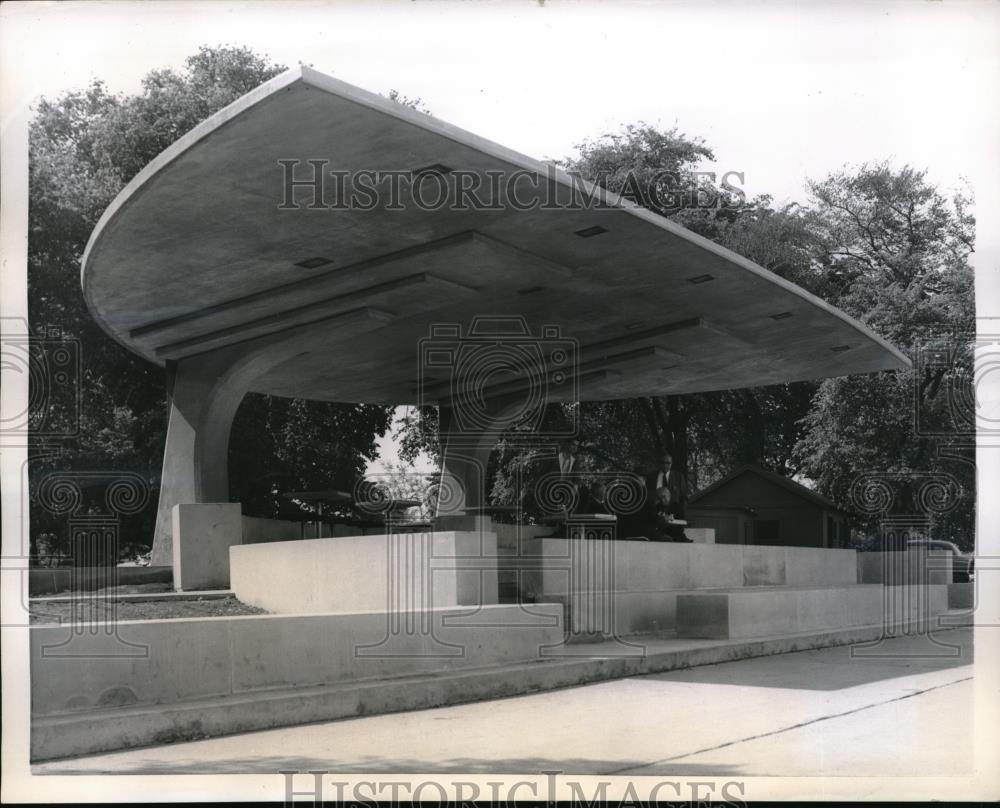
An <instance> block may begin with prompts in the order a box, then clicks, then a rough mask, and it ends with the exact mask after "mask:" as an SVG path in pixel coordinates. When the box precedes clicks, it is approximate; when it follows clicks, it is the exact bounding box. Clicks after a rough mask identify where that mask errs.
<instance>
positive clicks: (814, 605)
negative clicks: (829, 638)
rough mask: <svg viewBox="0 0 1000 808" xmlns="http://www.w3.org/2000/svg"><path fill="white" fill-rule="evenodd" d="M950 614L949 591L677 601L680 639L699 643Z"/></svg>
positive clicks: (880, 589) (787, 593) (866, 587)
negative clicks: (709, 640) (684, 638)
mask: <svg viewBox="0 0 1000 808" xmlns="http://www.w3.org/2000/svg"><path fill="white" fill-rule="evenodd" d="M947 610H948V587H947V586H945V585H935V586H926V587H917V586H908V587H884V586H882V585H881V584H855V585H854V586H845V587H824V588H805V587H782V588H774V589H756V590H755V589H743V590H734V591H731V592H719V593H695V592H690V593H684V594H680V595H678V596H677V616H676V625H677V636H678V637H686V638H699V639H747V638H751V637H776V636H781V635H787V634H800V633H804V632H811V631H826V630H831V629H839V628H847V627H850V626H871V625H879V624H885V625H892V624H895V623H897V622H901V621H903V620H920V619H923V620H925V621H926V623H927V629H930V628H931V627H932V621H933V618H934V617H936V616H937V615H940V614H943V613H944V612H945V611H947Z"/></svg>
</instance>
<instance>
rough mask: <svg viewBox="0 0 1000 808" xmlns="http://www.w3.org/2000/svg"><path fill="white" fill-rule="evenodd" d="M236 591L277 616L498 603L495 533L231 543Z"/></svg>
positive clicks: (248, 600) (437, 533)
mask: <svg viewBox="0 0 1000 808" xmlns="http://www.w3.org/2000/svg"><path fill="white" fill-rule="evenodd" d="M229 553H230V578H231V584H232V588H233V591H234V592H235V593H236V597H238V598H239V599H240V600H241V601H243V602H244V603H249V604H251V605H253V606H260V607H261V608H264V609H267V610H268V611H271V612H277V613H279V614H307V613H311V612H324V613H327V612H329V613H333V612H356V611H359V610H365V611H367V610H372V611H376V610H382V611H386V610H388V611H420V610H422V609H426V608H438V607H445V606H456V605H477V604H480V603H482V604H493V603H496V602H497V599H498V598H497V563H498V561H497V549H496V534H494V533H465V532H458V531H447V532H433V533H404V534H398V535H393V536H385V535H379V536H353V537H344V538H334V539H310V540H306V541H294V542H269V543H265V544H250V545H246V544H244V545H241V546H236V547H232V548H230V551H229Z"/></svg>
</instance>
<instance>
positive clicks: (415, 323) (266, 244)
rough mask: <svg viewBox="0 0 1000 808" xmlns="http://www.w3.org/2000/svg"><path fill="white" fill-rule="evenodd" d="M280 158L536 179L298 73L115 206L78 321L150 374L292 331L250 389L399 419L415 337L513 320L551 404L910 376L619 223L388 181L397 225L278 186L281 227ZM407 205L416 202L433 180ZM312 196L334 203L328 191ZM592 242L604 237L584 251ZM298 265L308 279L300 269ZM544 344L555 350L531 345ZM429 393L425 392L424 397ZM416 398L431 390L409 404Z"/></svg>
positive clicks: (150, 172)
mask: <svg viewBox="0 0 1000 808" xmlns="http://www.w3.org/2000/svg"><path fill="white" fill-rule="evenodd" d="M280 160H298V161H300V164H299V165H298V166H297V167H296V168H295V172H296V177H297V178H300V179H301V178H303V177H308V176H310V175H311V172H312V168H311V167H310V166H309V165H308V164H307V161H310V160H323V161H326V166H325V167H326V170H327V171H331V170H334V171H346V172H358V171H363V170H371V171H383V172H384V171H413V170H418V169H421V168H424V167H427V166H432V165H437V166H443V167H445V168H446V169H451V170H452V171H455V170H460V171H470V172H475V174H476V175H478V176H480V177H482V188H481V189H480V191H479V192H478V193H479V196H480V197H489V196H491V194H490V192H489V189H490V187H491V186H490V180H489V179H488V176H489V175H488V174H487V172H502V173H503V176H504V177H505V178H507V177H510V176H511V175H513V174H514V172H517V171H521V170H527V171H528V172H538V173H539V174H540V175H541V176H543V177H544V176H546V171H548V172H549V174H550V175H551V170H550V169H548V167H546V166H544V165H543V164H540V163H537V162H535V161H533V160H531V159H530V158H527V157H524V156H522V155H518V154H516V153H514V152H510V151H508V150H506V149H504V148H502V147H500V146H497V145H496V144H492V143H489V142H488V141H485V140H483V139H481V138H478V137H476V136H474V135H471V134H469V133H467V132H463V131H462V130H459V129H457V128H455V127H452V126H450V125H448V124H445V123H443V122H441V121H438V120H436V119H433V118H430V117H429V116H426V115H424V114H422V113H419V112H414V111H413V110H410V109H407V108H404V107H401V106H400V105H398V104H394V103H393V102H391V101H387V100H385V99H382V98H380V97H378V96H374V95H372V94H369V93H366V92H364V91H361V90H358V89H357V88H354V87H351V86H350V85H346V84H343V83H342V82H339V81H336V80H334V79H331V78H329V77H327V76H324V75H322V74H318V73H316V72H315V71H311V70H309V69H307V68H297V69H295V70H292V71H288V73H285V74H283V75H282V76H279V77H278V78H276V79H274V80H273V81H271V82H268V84H265V85H263V86H262V87H261V88H258V90H255V91H254V92H253V93H251V94H249V95H248V96H246V97H244V98H243V99H240V100H239V101H237V102H236V103H235V104H233V105H232V106H230V107H228V108H227V109H225V110H223V111H222V112H220V113H218V114H217V115H215V116H213V117H212V118H211V119H209V120H208V121H206V122H205V123H204V124H202V125H201V126H199V127H198V128H196V129H195V130H193V131H192V132H191V133H189V134H188V135H186V136H185V137H183V138H182V139H181V140H179V141H178V142H177V143H176V144H174V145H173V146H171V147H170V149H168V150H167V151H166V152H164V153H163V154H162V155H160V157H158V158H157V159H156V160H154V161H153V163H151V164H150V166H148V167H147V168H146V169H144V171H143V172H142V173H140V175H139V176H138V177H136V179H135V180H133V182H132V183H130V185H129V186H128V187H127V188H126V189H125V190H124V191H123V192H122V194H121V195H120V196H119V197H118V199H116V200H115V202H114V203H113V204H112V206H111V207H110V208H109V209H108V211H107V212H106V213H105V215H104V217H103V218H102V220H101V222H100V223H99V224H98V227H97V228H96V229H95V231H94V235H93V236H92V237H91V242H90V244H89V245H88V248H87V252H86V254H85V256H84V265H83V275H82V279H83V287H84V294H85V297H86V299H87V302H88V305H89V306H90V308H91V311H92V313H93V314H94V316H95V317H96V319H97V320H98V322H100V323H101V324H102V326H103V327H104V328H105V329H106V330H107V331H108V332H109V333H111V334H112V335H113V336H114V337H115V338H116V339H118V340H119V341H121V342H122V343H123V344H125V345H126V346H127V347H129V348H131V349H132V350H134V351H136V352H137V353H139V354H141V355H143V356H145V357H147V358H148V359H150V360H152V361H154V362H158V363H161V364H162V363H163V362H164V361H165V360H168V359H169V360H183V359H184V358H186V357H190V356H194V355H197V354H202V353H205V352H207V351H212V350H215V349H217V348H220V347H224V346H232V345H236V344H246V345H254V346H256V345H266V344H267V342H268V340H271V339H277V338H279V335H280V334H282V333H287V331H288V329H290V328H294V327H299V326H302V325H304V324H312V325H311V326H310V333H311V334H312V336H311V337H310V338H309V341H308V345H306V346H305V347H304V348H303V350H302V351H301V352H300V353H299V354H298V355H297V356H295V357H294V358H293V359H291V360H289V361H285V362H284V363H282V364H280V365H279V366H277V367H275V368H273V369H271V370H268V371H267V372H266V373H264V375H262V376H260V377H259V378H258V379H257V380H256V382H255V383H254V384H253V389H254V390H255V391H257V392H262V393H270V394H274V395H281V396H295V397H301V398H310V399H320V400H332V401H354V402H372V403H397V404H403V403H410V402H414V401H416V388H417V380H418V379H419V378H420V377H421V371H420V361H421V360H420V356H421V346H422V345H424V346H426V345H427V344H428V343H427V340H428V338H429V337H431V335H432V327H434V326H435V325H438V324H458V325H459V326H461V328H462V329H464V330H467V329H468V327H469V324H470V322H471V321H472V319H473V318H474V317H476V316H477V315H482V316H491V317H520V318H523V322H524V323H526V324H527V327H528V329H529V330H530V332H531V335H532V337H533V338H536V337H538V338H542V341H543V344H548V343H547V342H546V340H548V341H551V340H552V339H558V340H568V344H570V345H571V346H575V353H576V356H577V358H578V359H579V362H580V373H579V375H578V376H577V377H576V378H575V383H574V384H572V385H566V386H564V387H563V388H559V389H555V388H552V389H550V393H551V396H552V398H554V399H559V398H560V397H563V398H567V399H569V398H577V399H579V400H591V399H612V398H624V397H632V396H639V395H660V394H668V393H685V392H697V391H705V390H717V389H727V388H738V387H749V386H758V385H764V384H773V383H779V382H786V381H795V380H804V379H814V378H820V377H826V376H840V375H847V374H852V373H866V372H872V371H878V370H888V369H895V368H901V367H905V366H907V364H908V360H907V359H906V358H905V357H904V356H903V355H902V354H900V353H899V352H898V351H897V350H896V349H894V348H892V347H891V346H889V345H888V344H887V343H885V342H884V341H882V340H881V339H879V338H878V337H876V336H875V335H873V334H872V333H871V332H870V331H868V330H867V329H865V328H864V327H863V326H861V325H860V324H858V323H857V322H855V321H853V320H851V319H850V318H848V317H847V316H846V315H844V314H843V313H841V312H839V311H837V310H836V309H834V308H833V307H831V306H828V305H827V304H825V303H823V302H822V301H819V300H818V299H817V298H815V297H813V296H811V295H808V294H807V293H805V292H803V291H802V290H801V289H799V288H798V287H795V286H794V285H792V284H789V283H787V282H786V281H783V280H781V279H779V278H777V277H776V276H774V275H772V274H770V273H768V272H766V271H765V270H763V269H761V268H760V267H757V266H756V265H754V264H752V263H750V262H749V261H747V260H745V259H743V258H741V257H739V256H737V255H735V254H733V253H731V252H729V251H727V250H724V249H722V248H720V247H718V246H716V245H714V244H711V243H710V242H708V241H706V240H704V239H702V238H700V237H698V236H695V235H693V234H691V233H689V232H688V231H686V230H684V229H683V228H681V227H678V226H677V225H674V224H673V223H670V222H668V221H667V220H665V219H663V218H662V217H659V216H656V215H655V214H652V213H649V212H647V211H643V210H638V209H636V208H635V207H634V206H630V205H626V206H620V205H617V204H611V203H610V202H609V204H608V205H605V206H602V207H600V208H592V209H590V210H581V209H570V208H568V207H567V206H565V205H563V206H557V205H554V206H552V207H553V208H554V209H549V210H546V209H537V208H536V209H533V210H524V209H516V207H515V206H512V205H511V204H510V201H509V200H507V199H506V198H505V197H504V195H503V193H501V195H500V197H499V201H498V200H497V197H495V196H493V197H492V201H493V202H494V203H497V201H498V203H497V204H493V205H492V206H491V209H487V210H475V209H471V206H467V208H468V209H464V210H454V209H449V208H448V207H444V208H441V207H440V206H438V207H437V209H420V208H419V207H418V206H416V205H414V204H411V203H410V197H409V196H408V195H407V193H406V189H407V188H409V185H407V184H403V185H402V188H403V189H404V195H403V203H404V204H403V205H402V209H398V210H387V209H386V207H387V206H389V205H390V200H389V199H388V198H387V197H383V198H381V200H380V202H379V204H377V205H376V206H375V207H374V208H373V209H369V210H360V209H342V208H338V209H327V208H319V209H309V208H308V207H307V206H308V204H309V203H310V202H311V201H312V200H313V193H314V191H313V189H311V188H306V187H300V188H297V189H295V200H296V201H297V202H299V203H300V208H299V209H298V210H287V209H281V207H280V206H281V204H282V202H283V197H284V193H285V185H284V177H285V171H286V169H285V168H283V167H282V165H281V164H280V163H279V161H280ZM448 176H449V177H451V179H452V180H453V179H454V174H451V175H448ZM564 183H569V180H568V178H566V177H565V175H561V174H560V175H559V177H558V179H557V180H556V182H555V184H554V185H553V184H550V185H549V187H548V188H546V183H545V182H540V183H534V182H533V181H531V180H530V176H529V175H522V179H521V180H520V181H519V182H518V186H517V187H518V195H519V201H520V202H521V203H525V202H530V201H531V200H532V198H533V195H534V196H535V197H537V198H541V195H542V194H544V193H545V192H546V191H548V192H549V194H550V196H549V197H548V198H550V199H551V198H552V196H551V194H552V193H553V189H555V191H554V193H556V194H557V195H558V199H559V200H561V201H566V200H568V199H569V198H570V196H571V188H570V186H569V185H568V184H564ZM385 187H386V188H388V186H385ZM425 187H426V198H427V199H429V200H431V201H433V198H434V197H435V195H436V193H435V189H436V188H437V180H436V179H431V180H429V181H428V182H427V183H426V186H425ZM532 187H535V188H537V191H533V190H532ZM325 191H326V195H327V201H330V202H332V201H334V198H335V197H336V187H335V185H334V180H333V179H332V178H330V177H328V178H327V180H326V183H325ZM359 198H360V197H359ZM520 207H521V208H523V207H524V205H523V204H522V205H521V206H520ZM591 228H602V229H603V232H598V233H597V234H596V235H591V236H589V237H588V236H586V235H585V234H586V233H587V232H588V229H591ZM580 231H584V235H581V234H580ZM310 259H324V260H325V261H326V262H327V263H323V264H322V265H320V266H312V268H308V267H309V266H310ZM302 263H306V265H307V266H305V267H304V266H300V264H302ZM312 263H319V262H318V261H316V262H312ZM346 313H350V315H349V316H347V317H344V316H342V315H344V314H346ZM359 322H360V323H362V325H361V326H359ZM348 325H349V326H350V327H347V326H348ZM549 325H551V326H556V327H557V330H558V336H556V337H553V336H549V337H543V328H544V327H545V326H549ZM251 341H252V342H251ZM422 341H423V342H422ZM514 341H515V342H516V341H517V339H515V340H514ZM521 341H522V342H523V341H524V340H521ZM431 342H432V343H433V340H432V341H431ZM447 373H448V371H447V368H442V369H439V370H438V371H436V372H435V374H434V375H435V376H436V378H437V379H438V380H441V379H442V378H444V377H446V376H447ZM425 380H426V375H425ZM446 388H447V384H446V383H445V382H444V381H441V384H440V391H441V395H442V396H443V395H445V391H446ZM560 390H563V392H560ZM433 391H434V384H433V383H431V384H429V385H428V387H427V388H426V389H425V393H429V395H425V396H424V397H422V400H424V401H427V400H429V399H433V398H434V395H435V394H434V392H433Z"/></svg>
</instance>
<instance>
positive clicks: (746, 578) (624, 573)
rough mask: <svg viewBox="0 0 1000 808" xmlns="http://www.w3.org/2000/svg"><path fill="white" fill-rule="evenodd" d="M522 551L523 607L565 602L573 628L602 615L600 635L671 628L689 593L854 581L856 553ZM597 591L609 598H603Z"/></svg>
mask: <svg viewBox="0 0 1000 808" xmlns="http://www.w3.org/2000/svg"><path fill="white" fill-rule="evenodd" d="M525 544H526V547H525V553H524V556H525V557H524V558H523V559H522V560H521V561H520V562H512V563H520V565H521V567H522V570H521V582H522V583H521V591H522V592H523V593H524V595H525V597H526V598H527V599H528V600H531V599H534V600H536V601H539V602H552V601H555V602H559V603H562V604H563V605H564V606H565V607H566V609H567V622H568V623H569V624H570V625H571V626H574V627H575V626H576V625H577V622H579V620H578V616H579V615H580V614H581V613H583V612H586V613H588V614H590V613H593V614H598V615H602V617H601V619H602V620H604V629H605V630H607V629H609V628H610V627H611V626H613V628H614V631H615V633H616V634H617V635H618V636H627V635H629V634H641V633H650V632H658V631H666V630H671V629H673V628H674V627H675V621H676V613H677V598H678V596H679V595H680V594H682V593H686V592H696V591H699V590H708V589H734V590H735V589H741V588H743V587H749V588H752V587H785V586H798V587H809V586H817V587H826V586H837V585H839V586H848V585H854V584H855V583H856V582H857V562H856V561H855V558H854V556H855V555H856V552H855V551H854V550H826V549H821V548H810V547H758V546H743V545H726V544H723V545H718V544H698V543H694V544H675V543H672V542H635V541H616V542H606V543H602V542H584V543H580V542H573V541H570V540H567V539H534V540H532V541H529V542H526V543H525ZM587 545H590V546H589V547H588V546H587ZM609 553H611V554H610V555H609ZM597 584H599V585H602V586H606V587H607V588H609V589H610V590H612V591H613V592H614V594H613V595H612V596H610V597H604V596H603V595H602V593H601V592H599V591H595V585H597ZM589 619H590V618H586V619H585V620H584V622H587V620H589ZM588 625H589V623H588Z"/></svg>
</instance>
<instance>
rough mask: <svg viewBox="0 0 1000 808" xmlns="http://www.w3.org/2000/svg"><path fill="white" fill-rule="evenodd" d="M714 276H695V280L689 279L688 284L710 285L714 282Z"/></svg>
mask: <svg viewBox="0 0 1000 808" xmlns="http://www.w3.org/2000/svg"><path fill="white" fill-rule="evenodd" d="M714 280H715V276H714V275H695V276H694V277H693V278H688V279H687V282H688V283H708V282H709V281H714Z"/></svg>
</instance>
